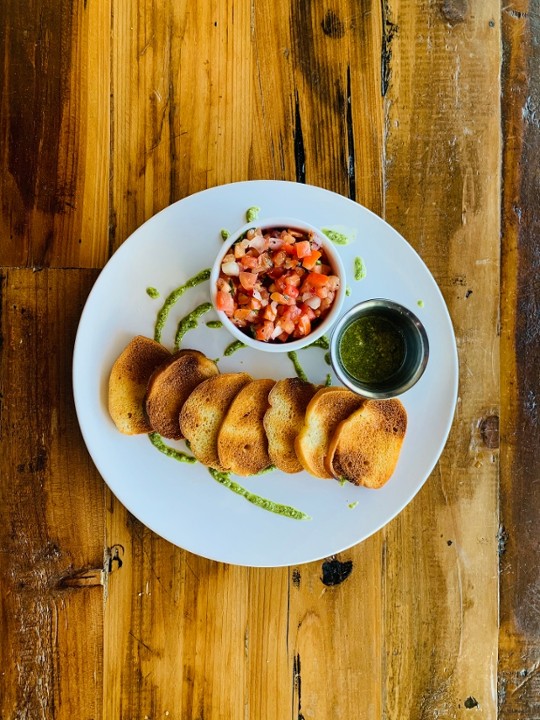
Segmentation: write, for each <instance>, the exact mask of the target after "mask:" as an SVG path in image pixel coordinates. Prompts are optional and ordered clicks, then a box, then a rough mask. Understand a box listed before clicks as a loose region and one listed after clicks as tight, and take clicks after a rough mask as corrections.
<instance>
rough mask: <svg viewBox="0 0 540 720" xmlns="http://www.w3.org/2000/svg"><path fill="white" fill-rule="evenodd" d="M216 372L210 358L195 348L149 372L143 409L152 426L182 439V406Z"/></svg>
mask: <svg viewBox="0 0 540 720" xmlns="http://www.w3.org/2000/svg"><path fill="white" fill-rule="evenodd" d="M218 373H219V370H218V367H217V365H216V363H215V362H214V361H213V360H209V359H208V358H207V357H206V355H203V353H201V352H199V351H198V350H180V351H179V352H177V353H175V354H174V355H173V356H172V357H171V358H170V359H169V360H167V361H166V362H164V363H163V364H162V365H160V366H159V367H158V368H157V369H156V370H155V371H154V372H153V373H152V375H151V377H150V380H149V381H148V389H147V391H146V412H147V414H148V419H149V420H150V425H151V426H152V429H153V430H154V431H156V432H158V433H159V434H160V435H162V436H163V437H166V438H170V439H172V440H181V439H182V433H181V432H180V424H179V422H178V417H179V415H180V410H181V409H182V405H183V404H184V402H185V401H186V399H187V397H188V396H189V394H190V393H191V392H192V391H193V390H194V389H195V388H196V387H197V385H198V384H199V383H201V382H202V381H203V380H206V379H207V378H209V377H212V376H214V375H217V374H218Z"/></svg>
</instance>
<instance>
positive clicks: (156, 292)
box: [146, 287, 159, 300]
mask: <svg viewBox="0 0 540 720" xmlns="http://www.w3.org/2000/svg"><path fill="white" fill-rule="evenodd" d="M146 294H147V295H149V296H150V297H151V298H152V300H155V299H156V298H158V297H159V290H156V288H155V287H147V288H146Z"/></svg>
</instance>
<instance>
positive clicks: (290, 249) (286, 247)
mask: <svg viewBox="0 0 540 720" xmlns="http://www.w3.org/2000/svg"><path fill="white" fill-rule="evenodd" d="M295 248H296V245H291V244H290V243H283V245H282V246H281V250H282V251H283V252H284V253H287V255H296V249H295Z"/></svg>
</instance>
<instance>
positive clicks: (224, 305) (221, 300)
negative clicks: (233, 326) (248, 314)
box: [216, 290, 234, 317]
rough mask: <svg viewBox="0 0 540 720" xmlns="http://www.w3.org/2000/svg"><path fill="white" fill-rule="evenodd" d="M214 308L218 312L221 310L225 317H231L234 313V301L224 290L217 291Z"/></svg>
mask: <svg viewBox="0 0 540 720" xmlns="http://www.w3.org/2000/svg"><path fill="white" fill-rule="evenodd" d="M216 307H217V309H218V310H223V312H224V313H225V315H228V316H229V317H231V315H232V314H233V312H234V300H233V297H232V295H231V294H230V293H228V292H225V291H224V290H219V292H218V293H217V295H216Z"/></svg>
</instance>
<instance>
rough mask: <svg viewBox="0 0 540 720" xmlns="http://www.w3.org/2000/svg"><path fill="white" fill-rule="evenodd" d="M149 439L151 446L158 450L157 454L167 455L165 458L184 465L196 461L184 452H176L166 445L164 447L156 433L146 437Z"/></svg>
mask: <svg viewBox="0 0 540 720" xmlns="http://www.w3.org/2000/svg"><path fill="white" fill-rule="evenodd" d="M148 437H149V438H150V442H151V443H152V445H153V446H154V447H155V448H157V449H158V450H159V452H162V453H163V454H164V455H167V457H170V458H174V460H178V461H179V462H186V463H195V462H197V460H196V459H195V458H194V457H192V456H191V455H188V454H187V453H185V452H182V451H181V450H176V449H175V448H172V447H169V446H168V445H165V443H164V442H163V440H162V439H161V435H160V434H159V433H157V432H153V433H150V434H149V435H148Z"/></svg>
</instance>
